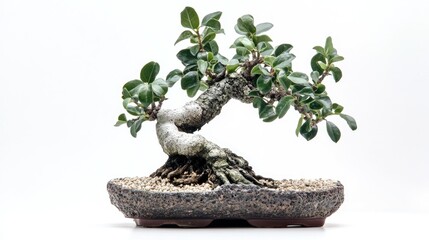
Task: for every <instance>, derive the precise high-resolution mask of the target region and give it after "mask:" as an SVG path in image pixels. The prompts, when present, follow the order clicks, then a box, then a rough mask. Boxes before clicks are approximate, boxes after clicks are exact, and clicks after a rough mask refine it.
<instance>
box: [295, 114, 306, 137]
mask: <svg viewBox="0 0 429 240" xmlns="http://www.w3.org/2000/svg"><path fill="white" fill-rule="evenodd" d="M302 121H304V115H302V114H301V117H300V118H299V120H298V124H297V125H296V129H295V135H296V136H297V137H298V136H299V130H300V129H301V126H302Z"/></svg>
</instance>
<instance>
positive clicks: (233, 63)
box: [226, 59, 240, 73]
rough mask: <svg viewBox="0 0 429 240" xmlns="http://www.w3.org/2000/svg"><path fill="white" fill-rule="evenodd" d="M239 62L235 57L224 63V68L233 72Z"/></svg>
mask: <svg viewBox="0 0 429 240" xmlns="http://www.w3.org/2000/svg"><path fill="white" fill-rule="evenodd" d="M239 64H240V63H239V62H238V60H237V59H232V60H231V61H229V62H228V64H227V65H226V70H227V71H228V73H232V72H234V71H235V70H236V69H237V68H238V66H239Z"/></svg>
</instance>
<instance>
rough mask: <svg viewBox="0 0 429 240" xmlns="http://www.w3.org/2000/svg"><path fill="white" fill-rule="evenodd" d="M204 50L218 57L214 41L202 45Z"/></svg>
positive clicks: (217, 47) (217, 48) (217, 49)
mask: <svg viewBox="0 0 429 240" xmlns="http://www.w3.org/2000/svg"><path fill="white" fill-rule="evenodd" d="M204 50H206V51H207V52H211V53H213V55H218V53H219V46H218V45H217V42H216V41H215V40H211V41H210V42H208V43H206V44H204Z"/></svg>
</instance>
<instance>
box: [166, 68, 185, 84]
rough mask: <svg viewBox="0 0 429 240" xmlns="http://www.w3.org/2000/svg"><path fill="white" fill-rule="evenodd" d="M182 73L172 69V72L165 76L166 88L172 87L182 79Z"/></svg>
mask: <svg viewBox="0 0 429 240" xmlns="http://www.w3.org/2000/svg"><path fill="white" fill-rule="evenodd" d="M182 75H183V73H182V71H181V70H179V69H174V70H173V71H171V72H169V73H168V74H167V85H168V87H172V86H173V85H174V84H175V83H176V82H177V81H179V80H180V79H181V78H182Z"/></svg>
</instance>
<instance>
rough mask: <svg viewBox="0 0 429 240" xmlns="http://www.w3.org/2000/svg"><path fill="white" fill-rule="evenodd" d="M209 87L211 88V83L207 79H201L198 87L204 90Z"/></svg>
mask: <svg viewBox="0 0 429 240" xmlns="http://www.w3.org/2000/svg"><path fill="white" fill-rule="evenodd" d="M208 88H209V85H208V84H207V83H206V82H205V81H200V87H199V88H198V90H200V91H203V92H204V91H205V90H207V89H208Z"/></svg>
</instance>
